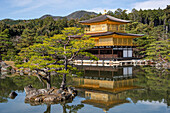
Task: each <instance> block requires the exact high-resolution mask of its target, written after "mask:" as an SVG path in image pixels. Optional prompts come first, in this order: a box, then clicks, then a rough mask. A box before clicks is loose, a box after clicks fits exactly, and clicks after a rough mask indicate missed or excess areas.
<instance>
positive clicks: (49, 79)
mask: <svg viewBox="0 0 170 113" xmlns="http://www.w3.org/2000/svg"><path fill="white" fill-rule="evenodd" d="M50 88H51V74H50V72H47V89H50Z"/></svg>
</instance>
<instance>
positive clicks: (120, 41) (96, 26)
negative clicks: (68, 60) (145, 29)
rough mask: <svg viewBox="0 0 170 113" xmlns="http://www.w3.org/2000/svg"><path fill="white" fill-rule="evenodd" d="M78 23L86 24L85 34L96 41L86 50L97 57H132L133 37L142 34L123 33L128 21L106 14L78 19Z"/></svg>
mask: <svg viewBox="0 0 170 113" xmlns="http://www.w3.org/2000/svg"><path fill="white" fill-rule="evenodd" d="M80 23H81V24H83V25H85V26H86V28H85V30H84V31H85V34H86V35H90V36H91V37H90V38H93V39H94V40H95V42H96V43H95V47H94V48H92V49H90V50H87V51H88V52H90V53H92V54H93V55H95V56H97V57H98V58H99V59H132V58H133V48H134V47H135V45H134V44H133V39H134V38H137V37H142V36H143V34H129V33H125V25H126V24H127V23H130V21H129V20H122V19H118V18H115V17H112V16H110V15H106V14H104V15H100V16H98V17H95V18H92V19H90V20H84V21H80ZM81 36H82V35H79V36H78V35H76V36H73V37H74V38H80V37H81Z"/></svg>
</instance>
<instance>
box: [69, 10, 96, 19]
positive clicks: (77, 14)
mask: <svg viewBox="0 0 170 113" xmlns="http://www.w3.org/2000/svg"><path fill="white" fill-rule="evenodd" d="M85 15H97V13H95V12H87V11H83V10H81V11H76V12H73V13H71V14H69V15H68V16H66V17H67V19H77V18H78V19H80V18H81V17H83V16H85Z"/></svg>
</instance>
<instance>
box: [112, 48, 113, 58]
mask: <svg viewBox="0 0 170 113" xmlns="http://www.w3.org/2000/svg"><path fill="white" fill-rule="evenodd" d="M112 58H113V49H112Z"/></svg>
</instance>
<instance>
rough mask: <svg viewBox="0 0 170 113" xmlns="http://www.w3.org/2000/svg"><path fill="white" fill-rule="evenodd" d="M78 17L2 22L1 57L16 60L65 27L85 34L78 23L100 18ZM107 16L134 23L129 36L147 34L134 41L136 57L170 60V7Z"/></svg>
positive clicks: (51, 17)
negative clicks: (30, 47) (77, 28)
mask: <svg viewBox="0 0 170 113" xmlns="http://www.w3.org/2000/svg"><path fill="white" fill-rule="evenodd" d="M78 13H79V14H78ZM78 13H72V16H70V15H68V16H66V17H62V18H57V19H54V17H53V16H50V15H46V16H44V17H41V18H39V19H32V20H10V19H5V20H1V21H0V55H1V56H0V57H1V58H2V59H3V60H14V59H15V55H17V53H18V52H20V50H21V49H22V48H25V47H28V46H30V45H33V44H34V43H42V40H43V39H44V38H46V37H51V36H53V35H54V34H60V33H61V30H63V29H64V28H65V27H79V28H82V32H83V26H82V25H81V24H79V23H78V21H80V20H86V19H90V18H93V17H95V16H99V15H101V13H99V14H95V13H90V14H84V15H81V16H80V12H78ZM107 14H109V15H111V16H114V17H117V18H121V19H125V20H131V21H132V22H131V23H130V24H128V25H126V32H128V33H136V34H145V36H144V37H142V38H137V39H135V43H136V44H137V45H138V46H139V47H138V48H137V49H136V50H135V52H136V55H137V57H141V58H148V59H152V60H155V61H161V62H167V61H168V59H170V58H169V56H170V46H169V45H170V40H169V37H170V5H168V6H167V8H166V9H155V10H136V9H132V11H131V13H127V10H123V9H120V8H119V9H117V10H116V11H115V12H112V11H108V12H107ZM56 17H57V16H56Z"/></svg>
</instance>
